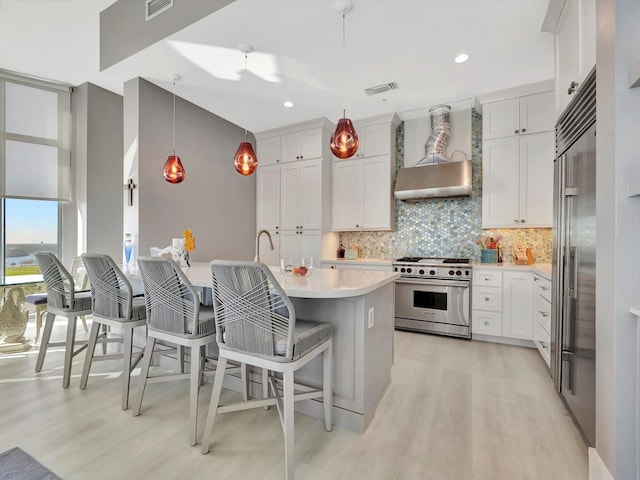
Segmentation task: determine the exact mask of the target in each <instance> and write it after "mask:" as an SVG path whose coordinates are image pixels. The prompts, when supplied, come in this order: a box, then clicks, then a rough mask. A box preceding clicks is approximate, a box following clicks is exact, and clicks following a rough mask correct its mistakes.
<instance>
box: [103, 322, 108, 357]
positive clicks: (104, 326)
mask: <svg viewBox="0 0 640 480" xmlns="http://www.w3.org/2000/svg"><path fill="white" fill-rule="evenodd" d="M108 333H109V325H107V324H106V323H105V324H103V325H102V336H103V337H104V338H105V339H106V338H108V336H109V335H108ZM107 343H108V342H106V341H104V342H102V354H103V355H106V354H107Z"/></svg>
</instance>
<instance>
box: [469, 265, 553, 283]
mask: <svg viewBox="0 0 640 480" xmlns="http://www.w3.org/2000/svg"><path fill="white" fill-rule="evenodd" d="M473 268H474V269H475V268H488V269H502V270H516V271H517V270H520V271H526V272H532V273H535V274H537V275H540V276H541V277H543V278H545V279H547V280H549V281H551V264H550V263H534V264H532V265H516V264H515V263H502V264H500V263H474V264H473Z"/></svg>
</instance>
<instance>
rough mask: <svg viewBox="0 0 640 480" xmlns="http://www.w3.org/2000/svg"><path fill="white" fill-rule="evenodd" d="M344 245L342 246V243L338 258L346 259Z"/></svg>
mask: <svg viewBox="0 0 640 480" xmlns="http://www.w3.org/2000/svg"><path fill="white" fill-rule="evenodd" d="M344 252H345V249H344V245H342V243H340V247H339V248H338V258H344Z"/></svg>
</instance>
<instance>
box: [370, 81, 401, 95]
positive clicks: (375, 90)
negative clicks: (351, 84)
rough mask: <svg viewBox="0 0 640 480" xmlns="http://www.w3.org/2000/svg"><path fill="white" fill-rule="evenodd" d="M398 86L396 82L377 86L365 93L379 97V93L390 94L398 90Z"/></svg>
mask: <svg viewBox="0 0 640 480" xmlns="http://www.w3.org/2000/svg"><path fill="white" fill-rule="evenodd" d="M397 89H398V84H397V83H396V82H391V83H384V84H382V85H376V86H375V87H370V88H366V89H365V90H364V93H366V94H367V95H377V94H378V93H384V92H388V91H389V90H397Z"/></svg>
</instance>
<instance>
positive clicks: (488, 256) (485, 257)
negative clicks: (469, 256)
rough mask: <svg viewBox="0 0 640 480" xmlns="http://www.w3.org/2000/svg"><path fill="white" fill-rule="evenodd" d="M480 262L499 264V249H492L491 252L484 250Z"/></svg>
mask: <svg viewBox="0 0 640 480" xmlns="http://www.w3.org/2000/svg"><path fill="white" fill-rule="evenodd" d="M480 261H481V262H482V263H498V249H496V248H492V249H490V250H484V249H483V250H482V253H481V255H480Z"/></svg>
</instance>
